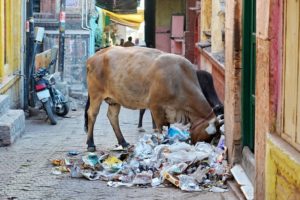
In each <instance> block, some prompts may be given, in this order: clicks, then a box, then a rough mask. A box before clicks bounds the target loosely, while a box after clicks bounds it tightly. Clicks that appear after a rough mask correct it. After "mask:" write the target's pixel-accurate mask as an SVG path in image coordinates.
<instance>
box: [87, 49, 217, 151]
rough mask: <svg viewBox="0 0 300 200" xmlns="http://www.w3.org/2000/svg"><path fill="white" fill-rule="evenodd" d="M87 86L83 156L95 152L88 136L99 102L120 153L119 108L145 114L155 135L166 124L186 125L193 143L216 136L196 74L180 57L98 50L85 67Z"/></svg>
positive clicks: (155, 52)
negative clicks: (104, 108)
mask: <svg viewBox="0 0 300 200" xmlns="http://www.w3.org/2000/svg"><path fill="white" fill-rule="evenodd" d="M87 84H88V94H89V98H88V101H87V104H86V112H85V129H86V131H87V132H88V136H87V145H88V151H95V144H94V137H93V130H94V124H95V120H96V117H97V115H98V112H99V109H100V105H101V103H102V102H103V100H104V101H106V102H107V103H108V104H109V107H108V112H107V116H108V118H109V121H110V123H111V125H112V127H113V130H114V132H115V134H116V137H117V140H118V143H119V144H120V145H122V146H123V147H126V146H128V143H127V142H126V141H125V139H124V137H123V135H122V132H121V130H120V127H119V119H118V115H119V112H120V108H121V106H124V107H126V108H129V109H144V108H149V109H150V111H151V113H152V115H153V118H154V121H155V123H156V125H157V127H158V129H159V130H160V131H162V127H163V126H164V125H167V124H169V123H175V122H190V123H191V125H192V126H191V137H192V142H194V143H195V142H196V141H199V140H204V141H205V140H207V139H209V138H210V136H211V134H214V133H215V132H216V128H215V123H216V117H215V114H214V112H213V110H212V108H211V106H210V105H209V103H208V102H207V101H206V99H205V97H204V95H203V93H202V91H201V89H200V86H199V83H198V80H197V75H196V71H195V70H194V69H193V65H192V64H191V63H190V62H189V61H188V60H187V59H185V58H183V57H181V56H178V55H174V54H169V53H164V52H162V51H159V50H157V49H150V48H144V47H127V48H124V47H110V48H107V49H103V50H102V51H99V52H97V53H96V54H95V55H94V56H92V57H91V58H89V59H88V61H87Z"/></svg>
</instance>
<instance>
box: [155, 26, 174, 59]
mask: <svg viewBox="0 0 300 200" xmlns="http://www.w3.org/2000/svg"><path fill="white" fill-rule="evenodd" d="M170 37H171V33H170V28H169V27H156V30H155V47H156V48H157V49H159V50H162V51H165V52H168V53H170V52H171V39H170Z"/></svg>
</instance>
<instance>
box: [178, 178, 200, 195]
mask: <svg viewBox="0 0 300 200" xmlns="http://www.w3.org/2000/svg"><path fill="white" fill-rule="evenodd" d="M178 178H179V187H180V189H181V190H184V191H189V192H196V191H197V192H198V191H202V190H201V189H200V188H199V185H198V184H197V183H196V181H195V179H194V178H193V177H191V176H188V175H179V176H178Z"/></svg>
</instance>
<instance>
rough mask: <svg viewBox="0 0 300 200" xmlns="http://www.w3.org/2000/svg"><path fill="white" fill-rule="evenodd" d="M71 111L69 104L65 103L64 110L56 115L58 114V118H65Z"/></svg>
mask: <svg viewBox="0 0 300 200" xmlns="http://www.w3.org/2000/svg"><path fill="white" fill-rule="evenodd" d="M69 110H70V108H69V105H68V103H63V104H62V108H61V109H60V111H59V112H56V114H57V115H58V116H61V117H63V116H65V115H66V114H68V113H69Z"/></svg>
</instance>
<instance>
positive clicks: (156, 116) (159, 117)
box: [151, 107, 166, 133]
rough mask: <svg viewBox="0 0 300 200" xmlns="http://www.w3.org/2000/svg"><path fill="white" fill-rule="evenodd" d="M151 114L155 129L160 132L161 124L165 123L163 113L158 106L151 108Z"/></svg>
mask: <svg viewBox="0 0 300 200" xmlns="http://www.w3.org/2000/svg"><path fill="white" fill-rule="evenodd" d="M151 115H152V118H153V120H154V124H155V125H156V129H155V130H156V131H159V132H160V133H162V130H163V126H164V125H165V124H166V120H165V113H164V111H163V109H161V108H160V107H155V108H152V109H151Z"/></svg>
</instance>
